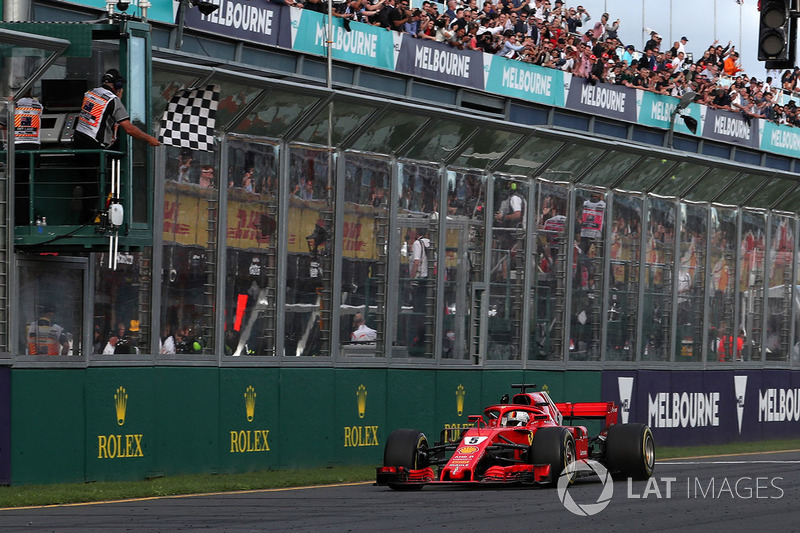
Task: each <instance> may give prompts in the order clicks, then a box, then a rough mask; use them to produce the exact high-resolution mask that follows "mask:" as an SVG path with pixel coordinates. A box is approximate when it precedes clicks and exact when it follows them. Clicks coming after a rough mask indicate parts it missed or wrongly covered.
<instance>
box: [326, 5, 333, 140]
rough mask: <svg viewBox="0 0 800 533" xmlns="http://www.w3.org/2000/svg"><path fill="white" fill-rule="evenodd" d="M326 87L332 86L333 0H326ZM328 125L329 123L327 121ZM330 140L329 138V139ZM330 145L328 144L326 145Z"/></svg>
mask: <svg viewBox="0 0 800 533" xmlns="http://www.w3.org/2000/svg"><path fill="white" fill-rule="evenodd" d="M326 44H327V45H328V89H330V88H332V87H333V0H328V42H327V43H326ZM328 126H329V127H330V123H328ZM329 140H330V139H329ZM328 146H329V147H330V144H329V145H328Z"/></svg>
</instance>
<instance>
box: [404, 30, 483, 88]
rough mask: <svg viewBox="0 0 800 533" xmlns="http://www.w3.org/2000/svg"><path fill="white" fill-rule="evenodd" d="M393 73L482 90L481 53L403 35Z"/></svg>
mask: <svg viewBox="0 0 800 533" xmlns="http://www.w3.org/2000/svg"><path fill="white" fill-rule="evenodd" d="M395 70H396V71H398V72H404V73H406V74H411V75H413V76H419V77H420V78H427V79H429V80H437V81H443V82H445V83H452V84H455V85H461V86H467V87H472V88H473V89H480V90H483V88H484V80H483V52H477V51H474V50H458V49H456V48H453V47H452V46H450V45H448V44H444V43H437V42H433V41H428V40H425V39H414V38H413V37H411V36H410V35H403V40H402V44H401V46H400V53H399V54H398V56H397V65H396V67H395Z"/></svg>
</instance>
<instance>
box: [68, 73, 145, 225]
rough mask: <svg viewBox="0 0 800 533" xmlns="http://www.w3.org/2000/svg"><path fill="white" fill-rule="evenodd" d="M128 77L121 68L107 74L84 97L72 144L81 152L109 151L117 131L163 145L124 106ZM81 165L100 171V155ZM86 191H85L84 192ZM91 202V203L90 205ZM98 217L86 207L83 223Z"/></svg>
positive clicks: (91, 192) (91, 191)
mask: <svg viewBox="0 0 800 533" xmlns="http://www.w3.org/2000/svg"><path fill="white" fill-rule="evenodd" d="M124 87H125V78H123V77H122V75H121V74H120V73H119V71H118V70H117V69H113V68H112V69H110V70H109V71H107V72H106V73H105V74H104V75H103V78H102V80H101V85H100V87H95V88H94V89H91V90H89V91H87V92H86V94H84V95H83V104H82V106H81V114H80V115H79V116H78V120H77V121H76V125H75V134H74V135H73V140H72V145H73V146H74V147H75V148H76V149H78V150H100V149H102V150H108V149H111V148H112V147H113V145H114V144H115V142H116V140H117V130H118V128H120V127H121V128H122V130H123V131H124V132H125V133H127V134H128V135H130V136H131V137H133V138H134V139H139V140H141V141H145V142H146V143H147V144H149V145H150V146H158V145H160V144H161V143H160V142H159V140H158V139H156V138H155V137H153V136H152V135H148V134H147V133H145V132H143V131H142V130H140V129H139V128H138V127H136V126H135V125H133V124H132V123H131V120H130V116H129V115H128V111H127V109H125V106H124V105H123V103H122V92H123V90H124ZM80 165H81V166H88V167H90V168H92V167H93V168H97V167H98V166H99V165H98V156H96V155H94V154H91V155H85V156H82V157H81V158H80ZM80 192H83V191H80ZM97 196H98V192H97V185H94V184H93V185H91V186H89V188H88V190H87V191H86V194H85V196H84V197H85V198H88V199H92V198H97ZM86 203H88V202H86ZM94 216H95V213H93V212H92V210H91V208H90V206H87V205H84V206H83V211H82V213H81V222H82V223H87V222H90V221H91V220H92V219H93V218H94Z"/></svg>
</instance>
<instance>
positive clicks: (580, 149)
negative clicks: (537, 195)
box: [545, 145, 603, 181]
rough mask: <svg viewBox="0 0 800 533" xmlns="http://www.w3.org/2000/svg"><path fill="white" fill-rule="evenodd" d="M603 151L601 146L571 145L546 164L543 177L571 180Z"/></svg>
mask: <svg viewBox="0 0 800 533" xmlns="http://www.w3.org/2000/svg"><path fill="white" fill-rule="evenodd" d="M601 153H603V148H595V147H593V146H581V145H573V146H568V147H567V149H566V150H564V151H562V152H561V153H559V154H558V156H556V159H555V161H553V162H552V163H550V164H549V165H548V166H547V171H546V174H545V177H547V178H548V179H553V180H558V181H572V180H573V179H575V178H577V177H578V176H580V175H581V174H582V173H583V172H584V171H585V170H586V169H587V168H589V165H591V164H592V163H593V162H594V161H595V160H596V159H597V158H598V157H599V156H600V154H601Z"/></svg>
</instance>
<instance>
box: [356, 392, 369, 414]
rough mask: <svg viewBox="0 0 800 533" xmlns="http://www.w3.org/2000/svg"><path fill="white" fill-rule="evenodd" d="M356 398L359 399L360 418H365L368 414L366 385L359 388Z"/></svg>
mask: <svg viewBox="0 0 800 533" xmlns="http://www.w3.org/2000/svg"><path fill="white" fill-rule="evenodd" d="M356 398H358V418H364V415H365V414H366V413H367V388H366V387H365V386H364V385H359V386H358V390H357V391H356Z"/></svg>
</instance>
